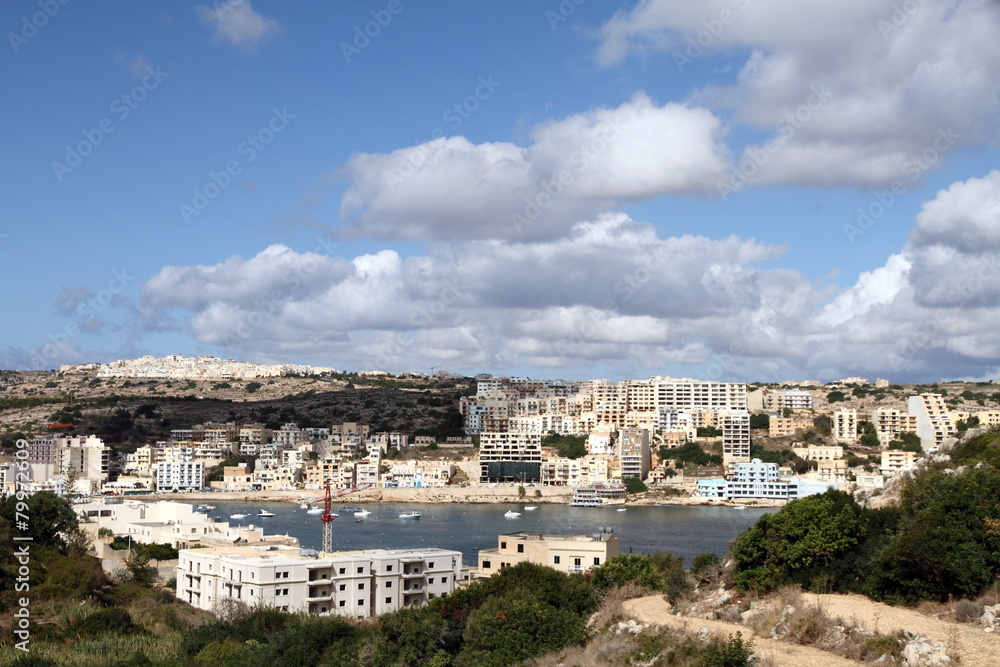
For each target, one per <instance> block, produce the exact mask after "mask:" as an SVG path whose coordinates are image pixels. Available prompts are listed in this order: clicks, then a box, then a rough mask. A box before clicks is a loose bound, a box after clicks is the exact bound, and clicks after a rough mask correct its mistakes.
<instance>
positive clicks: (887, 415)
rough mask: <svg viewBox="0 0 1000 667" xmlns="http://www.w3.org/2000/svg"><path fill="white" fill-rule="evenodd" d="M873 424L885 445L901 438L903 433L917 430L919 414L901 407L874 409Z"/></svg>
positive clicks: (879, 439) (879, 438) (880, 441)
mask: <svg viewBox="0 0 1000 667" xmlns="http://www.w3.org/2000/svg"><path fill="white" fill-rule="evenodd" d="M872 424H873V425H874V426H875V433H876V434H877V435H878V441H879V443H880V444H881V445H882V446H883V447H884V446H885V445H888V444H889V443H890V442H892V441H893V440H899V438H900V436H901V435H902V434H903V433H916V432H917V416H916V415H911V414H910V413H909V412H907V411H906V410H900V409H899V408H875V409H873V410H872Z"/></svg>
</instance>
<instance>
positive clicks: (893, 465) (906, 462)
mask: <svg viewBox="0 0 1000 667" xmlns="http://www.w3.org/2000/svg"><path fill="white" fill-rule="evenodd" d="M916 458H917V455H916V453H914V452H904V451H903V450H901V449H886V450H883V451H882V465H881V466H880V470H881V472H882V474H883V475H892V474H895V473H897V472H899V471H900V470H909V469H910V468H912V467H913V464H914V462H915V461H916Z"/></svg>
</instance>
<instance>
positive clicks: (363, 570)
mask: <svg viewBox="0 0 1000 667" xmlns="http://www.w3.org/2000/svg"><path fill="white" fill-rule="evenodd" d="M364 573H365V568H364V566H361V567H359V568H358V574H364Z"/></svg>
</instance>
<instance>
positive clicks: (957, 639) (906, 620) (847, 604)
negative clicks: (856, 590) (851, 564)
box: [802, 593, 1000, 667]
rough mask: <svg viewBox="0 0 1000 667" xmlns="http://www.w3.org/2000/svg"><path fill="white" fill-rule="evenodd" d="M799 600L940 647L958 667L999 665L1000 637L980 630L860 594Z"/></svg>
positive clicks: (809, 595)
mask: <svg viewBox="0 0 1000 667" xmlns="http://www.w3.org/2000/svg"><path fill="white" fill-rule="evenodd" d="M802 597H803V598H804V599H805V600H806V601H807V602H808V604H811V605H818V606H819V607H820V608H821V609H822V610H823V611H824V612H825V613H826V615H827V616H830V617H837V616H839V617H841V618H842V619H844V620H845V621H847V620H855V621H857V622H858V623H860V624H862V625H864V626H865V628H867V629H868V630H875V631H877V632H880V633H882V634H889V633H892V632H895V631H896V630H905V631H907V632H912V633H914V634H918V635H923V636H925V637H927V638H928V639H933V640H935V641H939V642H941V643H942V644H944V645H945V646H946V647H947V648H948V653H949V654H950V655H952V657H954V654H955V653H956V652H957V654H958V657H959V658H960V659H961V664H962V665H972V666H979V665H982V666H983V667H996V665H998V664H1000V636H998V635H997V634H994V633H987V632H983V630H982V628H977V627H975V626H972V625H964V624H962V623H951V622H949V621H942V620H940V619H937V618H934V617H933V616H925V615H924V614H921V613H920V612H918V611H914V610H912V609H906V608H903V607H890V606H889V605H885V604H881V603H879V602H874V601H872V600H869V599H868V598H866V597H863V596H860V595H815V594H812V593H804V594H803V595H802Z"/></svg>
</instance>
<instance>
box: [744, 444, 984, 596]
mask: <svg viewBox="0 0 1000 667" xmlns="http://www.w3.org/2000/svg"><path fill="white" fill-rule="evenodd" d="M953 457H954V460H955V462H956V463H959V464H963V465H966V466H969V469H966V470H964V471H962V472H956V470H954V469H951V468H948V467H945V466H939V467H938V468H936V469H934V468H932V469H929V470H927V471H925V472H923V473H922V474H920V475H918V476H917V477H916V478H914V479H913V480H911V481H909V482H908V483H907V484H906V486H905V487H904V489H903V492H902V497H901V501H900V505H899V507H898V508H895V507H893V508H884V509H878V510H869V509H864V508H862V507H861V506H860V505H858V504H857V503H856V502H855V501H854V499H853V498H852V497H851V496H850V495H848V494H846V493H842V492H839V491H828V492H826V493H824V494H823V495H820V496H812V497H808V498H803V499H800V500H796V501H794V502H791V503H789V504H788V505H786V506H785V507H784V508H782V509H781V511H779V512H777V513H775V514H766V515H764V516H762V517H761V518H760V519H759V520H758V521H757V523H756V524H754V526H753V527H751V528H750V529H749V530H747V531H746V532H744V533H743V534H742V535H740V536H739V537H738V538H737V539H736V540H734V542H733V545H732V553H733V557H734V559H735V561H736V567H735V571H734V575H733V579H734V583H735V584H736V586H737V588H739V589H740V590H741V591H743V592H749V591H753V592H758V593H766V592H769V591H772V590H774V589H776V588H777V587H779V586H782V585H786V584H801V585H802V586H803V587H805V588H806V589H810V590H815V591H819V592H827V591H838V592H849V591H850V592H859V593H864V594H867V595H869V596H871V597H872V598H874V599H876V600H883V601H886V602H890V603H907V604H915V603H918V602H920V601H922V600H940V601H943V600H947V599H948V598H950V597H953V596H954V597H962V596H976V595H978V594H980V593H981V592H982V591H983V590H984V589H985V588H986V587H987V586H990V585H992V584H993V583H994V582H995V581H997V579H998V578H1000V467H998V465H997V464H998V463H1000V434H997V433H987V434H984V435H981V436H978V437H976V438H972V439H970V440H968V441H967V442H965V443H964V444H962V445H961V446H960V447H958V448H957V449H956V450H955V451H954V453H953Z"/></svg>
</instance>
